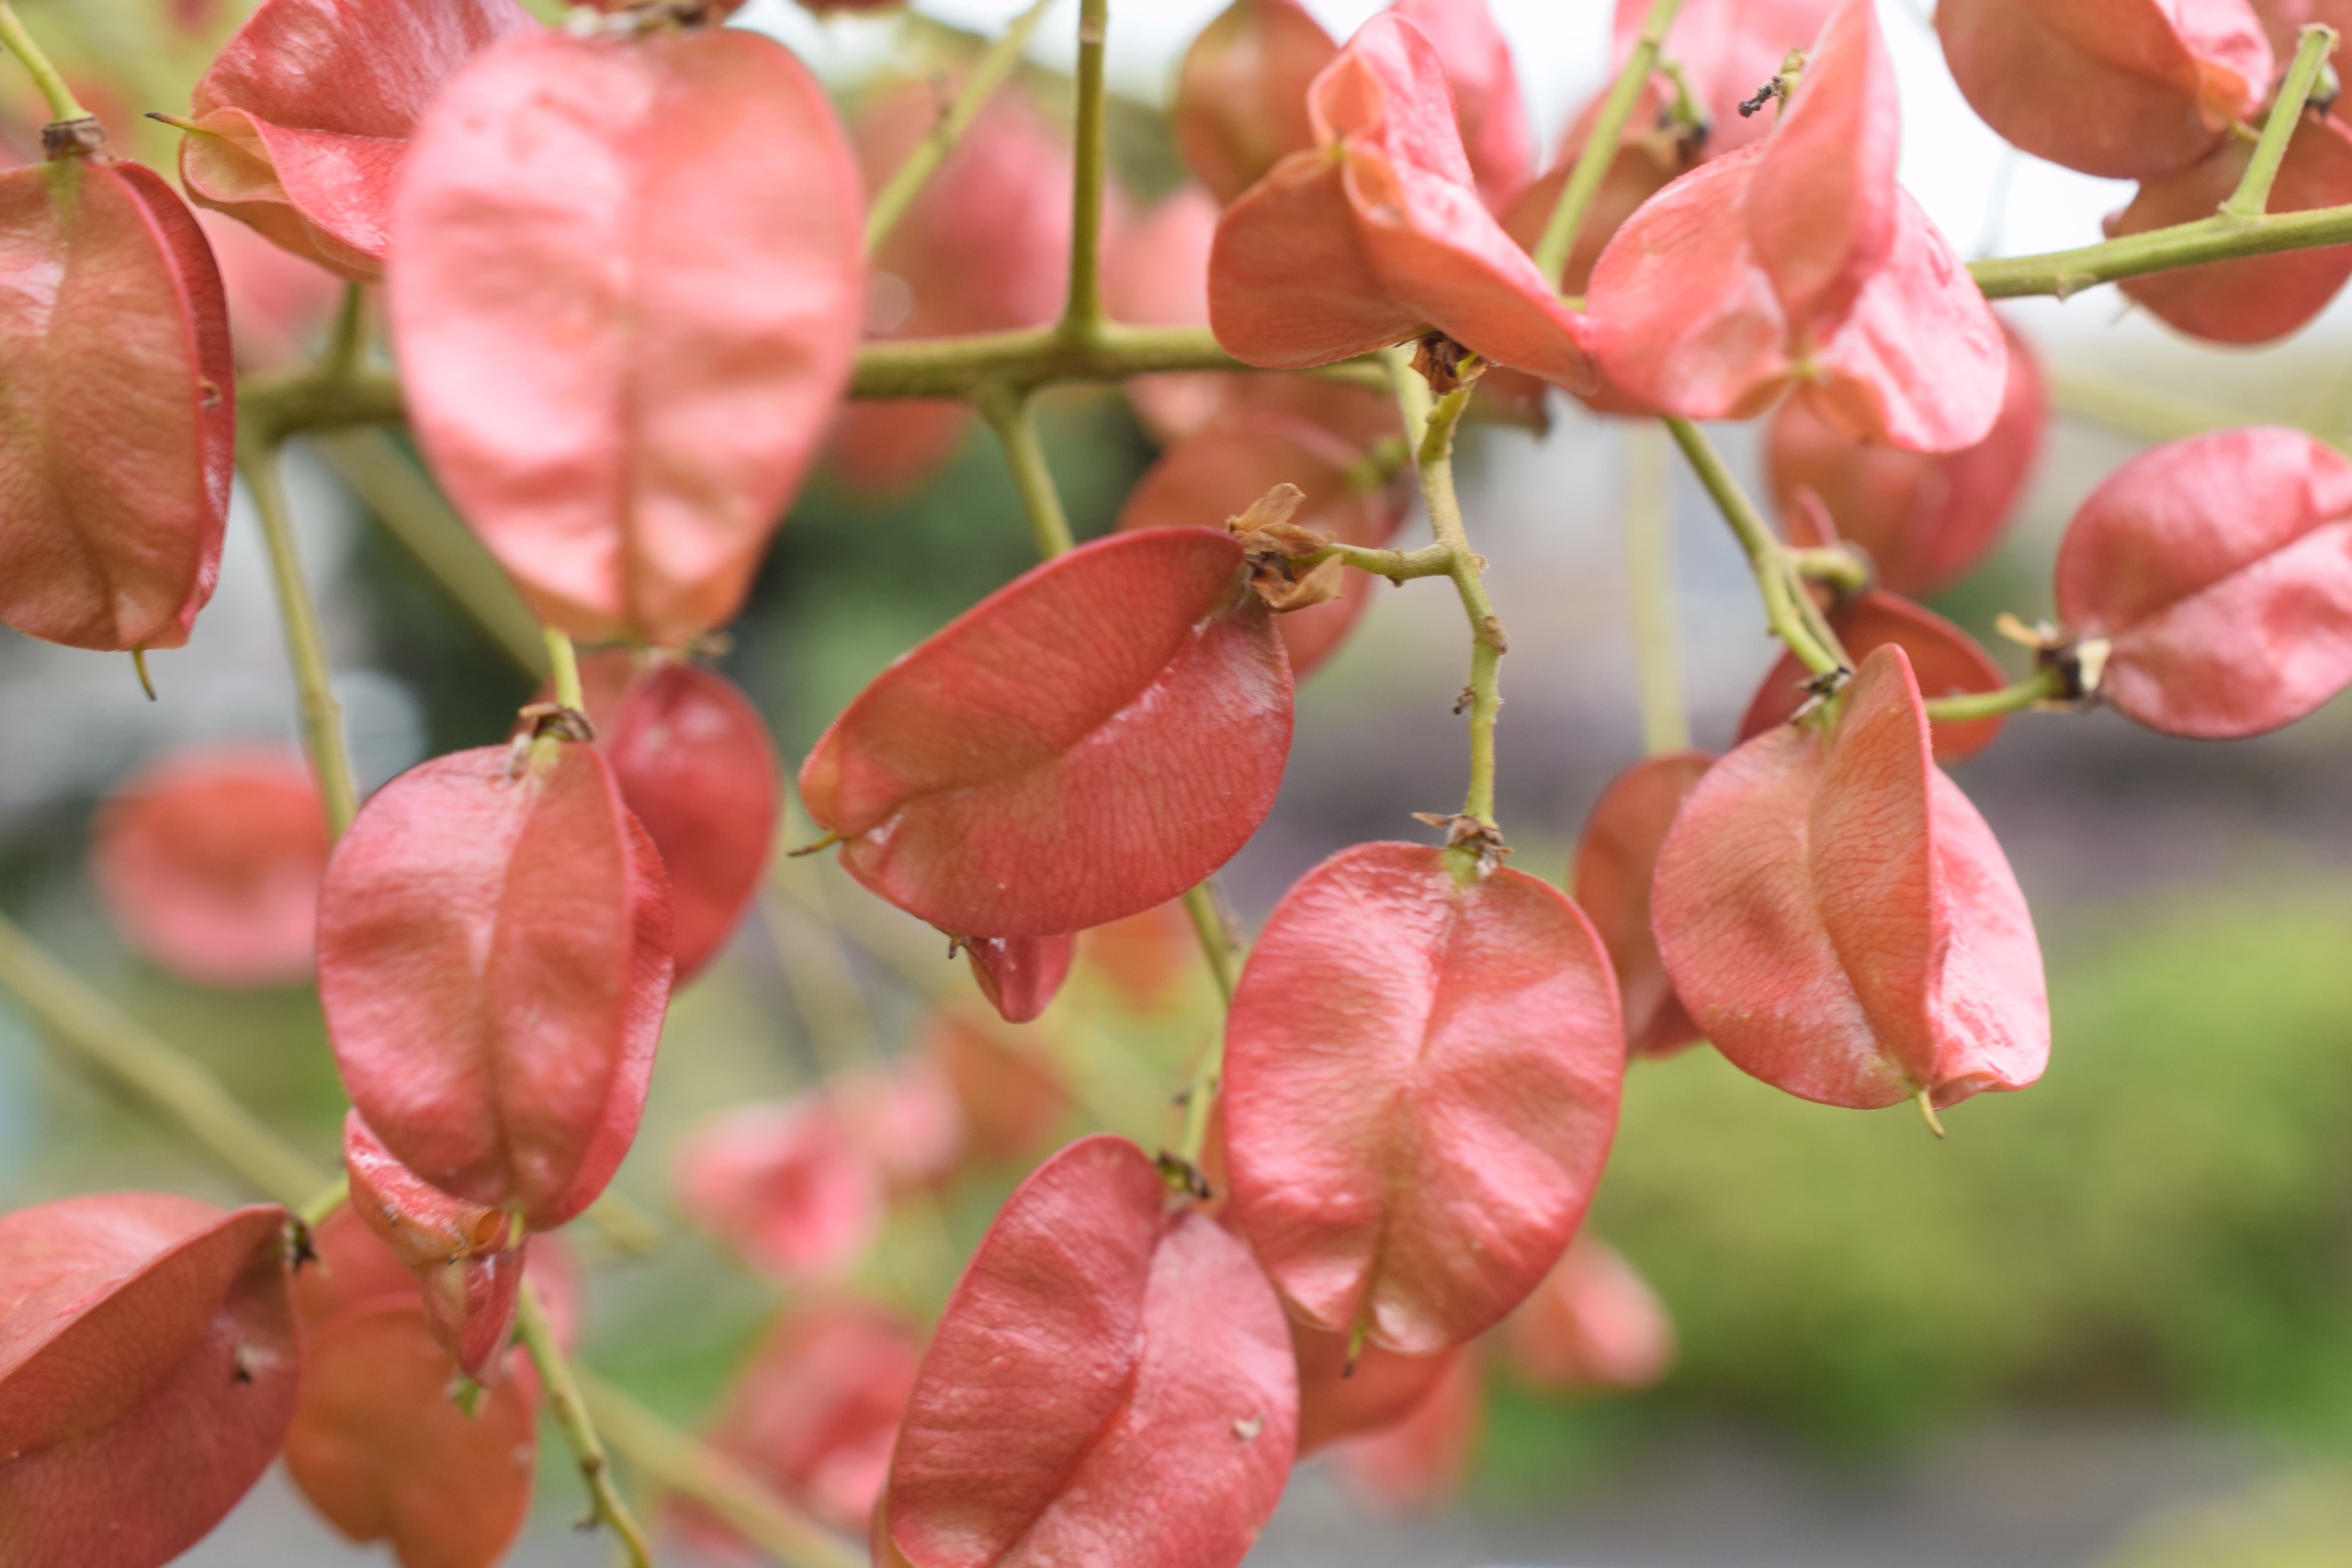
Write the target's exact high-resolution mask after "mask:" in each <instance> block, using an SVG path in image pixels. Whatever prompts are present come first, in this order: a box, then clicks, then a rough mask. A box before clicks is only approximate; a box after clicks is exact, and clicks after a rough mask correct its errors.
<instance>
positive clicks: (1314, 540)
mask: <svg viewBox="0 0 2352 1568" xmlns="http://www.w3.org/2000/svg"><path fill="white" fill-rule="evenodd" d="M1305 501H1306V493H1305V492H1304V491H1301V490H1300V489H1299V488H1298V487H1297V486H1296V485H1294V484H1278V485H1276V486H1275V487H1274V488H1273V489H1272V490H1270V491H1267V492H1266V493H1265V494H1263V495H1261V496H1260V497H1259V498H1258V499H1257V500H1255V501H1253V502H1250V507H1249V510H1248V511H1246V512H1244V513H1242V514H1241V515H1240V516H1238V517H1229V518H1227V519H1226V524H1225V525H1226V528H1227V531H1228V532H1229V533H1231V534H1232V536H1233V537H1234V539H1235V540H1236V542H1238V544H1239V545H1240V546H1241V548H1242V550H1243V552H1244V553H1245V554H1246V555H1247V556H1248V558H1249V561H1250V589H1251V591H1252V592H1255V593H1256V594H1257V595H1258V597H1259V598H1261V599H1263V600H1264V601H1265V602H1266V605H1267V607H1268V608H1269V609H1271V610H1272V611H1273V612H1274V613H1275V614H1276V615H1283V614H1286V613H1288V612H1290V611H1292V610H1304V609H1306V607H1307V606H1308V605H1310V604H1323V603H1325V602H1326V601H1328V600H1331V599H1336V598H1338V597H1339V595H1340V588H1341V587H1343V586H1344V583H1343V581H1342V579H1343V578H1344V576H1345V575H1346V572H1347V564H1346V563H1345V562H1344V561H1342V560H1340V558H1339V557H1337V556H1323V552H1324V551H1326V550H1328V549H1329V548H1330V547H1331V536H1329V534H1318V533H1317V532H1316V531H1315V530H1314V529H1312V528H1308V527H1304V526H1302V525H1299V524H1296V523H1294V522H1292V521H1291V518H1292V516H1293V515H1294V514H1295V513H1297V511H1298V509H1299V506H1300V504H1301V503H1302V502H1305ZM1317 556H1323V558H1322V559H1320V560H1317V559H1315V558H1316V557H1317Z"/></svg>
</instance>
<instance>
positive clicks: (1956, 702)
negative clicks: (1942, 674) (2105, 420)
mask: <svg viewBox="0 0 2352 1568" xmlns="http://www.w3.org/2000/svg"><path fill="white" fill-rule="evenodd" d="M2065 694H2066V683H2065V681H2064V677H2062V676H2061V675H2060V674H2059V673H2058V671H2055V670H2037V671H2034V672H2033V673H2032V674H2030V675H2029V676H2027V677H2026V678H2025V679H2024V680H2022V681H2019V682H2017V683H2016V684H2014V685H2008V686H2003V687H2002V688H2001V689H2000V690H1999V691H1997V692H1969V693H1965V694H1962V695H1960V696H1955V697H1929V698H1928V701H1927V704H1926V706H1927V709H1928V717H1929V718H1931V719H1934V720H1936V721H1937V722H1938V723H1939V724H1947V723H1952V722H1956V721H1960V720H1965V719H1972V718H1993V717H1996V716H1999V715H2001V714H2005V713H2016V712H2018V710H2020V709H2022V708H2030V707H2032V706H2034V705H2037V704H2040V703H2048V702H2056V701H2057V700H2058V699H2060V698H2061V697H2064V695H2065Z"/></svg>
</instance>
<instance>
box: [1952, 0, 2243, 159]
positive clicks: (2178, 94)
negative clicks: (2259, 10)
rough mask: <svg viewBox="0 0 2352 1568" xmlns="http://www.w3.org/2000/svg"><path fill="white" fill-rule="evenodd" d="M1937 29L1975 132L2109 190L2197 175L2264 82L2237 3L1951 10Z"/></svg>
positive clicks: (2105, 0)
mask: <svg viewBox="0 0 2352 1568" xmlns="http://www.w3.org/2000/svg"><path fill="white" fill-rule="evenodd" d="M1936 31H1937V33H1938V35H1939V37H1941V39H1943V46H1944V60H1945V62H1946V63H1948V64H1949V65H1950V66H1951V73H1952V80H1953V81H1955V82H1957V83H1958V84H1959V85H1960V90H1961V93H1962V96H1965V97H1966V98H1967V99H1968V103H1969V107H1972V108H1973V109H1974V110H1975V111H1976V112H1977V113H1978V114H1980V115H1982V116H1984V117H1985V124H1987V125H1989V126H1991V127H1992V128H1993V129H1994V130H1996V131H1998V132H1999V133H2000V134H2001V136H2002V137H2003V138H2005V139H2006V140H2007V141H2010V142H2012V143H2014V144H2015V145H2016V146H2018V148H2019V149H2021V150H2022V151H2024V152H2030V153H2032V154H2033V155H2034V156H2036V157H2038V158H2047V159H2049V160H2050V161H2051V162H2052V163H2053V164H2064V165H2065V166H2066V167H2068V168H2070V169H2079V170H2081V171H2082V172H2083V173H2084V174H2086V175H2106V176H2108V177H2109V178H2110V179H2124V180H2144V179H2158V178H2161V177H2163V176H2164V175H2168V174H2171V173H2173V172H2174V171H2176V170H2178V169H2185V168H2187V167H2188V165H2189V164H2194V163H2195V162H2197V160H2198V159H2199V158H2201V157H2203V156H2204V155H2205V153H2206V152H2208V151H2210V150H2211V148H2212V147H2213V145H2214V144H2215V143H2216V142H2218V141H2221V140H2222V138H2223V137H2224V136H2226V135H2227V134H2228V133H2229V128H2230V125H2231V122H2232V121H2233V120H2237V119H2242V118H2249V117H2251V116H2252V115H2253V114H2254V112H2255V110H2256V108H2257V107H2259V106H2260V105H2261V102H2262V98H2263V96H2264V94H2266V93H2267V91H2268V90H2269V87H2270V83H2271V74H2272V71H2273V61H2272V57H2271V53H2270V46H2269V44H2268V43H2267V41H2266V40H2265V39H2264V38H2263V33H2262V25H2261V23H2260V21H2259V20H2258V19H2257V18H2256V16H2255V14H2254V10H2253V8H2252V7H2251V6H2248V5H2247V4H2246V0H2075V3H2074V4H2071V5H2065V6H2046V5H2042V4H2040V3H2039V0H1954V3H1953V4H1951V5H1949V6H1943V5H1939V6H1937V7H1936Z"/></svg>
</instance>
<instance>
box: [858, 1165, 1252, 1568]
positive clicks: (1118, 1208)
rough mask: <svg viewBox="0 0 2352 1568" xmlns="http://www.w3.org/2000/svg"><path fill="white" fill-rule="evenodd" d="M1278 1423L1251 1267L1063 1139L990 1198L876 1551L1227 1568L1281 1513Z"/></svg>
mask: <svg viewBox="0 0 2352 1568" xmlns="http://www.w3.org/2000/svg"><path fill="white" fill-rule="evenodd" d="M1297 1405H1298V1385H1297V1381H1296V1377H1295V1373H1294V1371H1293V1370H1292V1363H1291V1349H1290V1336H1289V1335H1288V1333H1287V1332H1285V1330H1284V1328H1283V1314H1282V1307H1281V1305H1280V1304H1279V1303H1277V1302H1276V1301H1275V1299H1274V1293H1273V1292H1272V1291H1271V1290H1269V1289H1268V1288H1267V1285H1266V1281H1265V1277H1264V1276H1263V1275H1261V1273H1259V1271H1258V1267H1257V1265H1256V1264H1255V1263H1253V1262H1252V1261H1251V1260H1250V1253H1249V1249H1248V1248H1246V1247H1243V1246H1242V1244H1241V1243H1240V1242H1239V1241H1238V1240H1237V1239H1236V1238H1235V1237H1233V1236H1231V1235H1227V1233H1226V1232H1225V1231H1224V1230H1222V1229H1220V1228H1219V1227H1218V1226H1217V1224H1216V1223H1215V1222H1214V1221H1212V1220H1210V1219H1208V1218H1206V1217H1205V1216H1204V1215H1202V1214H1200V1213H1196V1212H1194V1211H1193V1210H1191V1209H1190V1208H1185V1207H1178V1208H1174V1209H1171V1208H1170V1200H1169V1193H1168V1188H1167V1186H1166V1184H1165V1183H1164V1182H1163V1181H1162V1180H1161V1179H1160V1175H1159V1170H1158V1168H1156V1167H1154V1165H1153V1164H1152V1162H1151V1160H1150V1159H1148V1157H1146V1156H1145V1155H1144V1153H1143V1152H1142V1151H1141V1150H1140V1149H1138V1148H1136V1146H1135V1145H1133V1144H1130V1143H1128V1142H1126V1141H1125V1139H1123V1138H1115V1137H1111V1136H1109V1135H1107V1134H1105V1135H1097V1136H1094V1137H1091V1138H1084V1139H1081V1140H1080V1141H1079V1142H1078V1143H1075V1144H1072V1145H1069V1147H1068V1148H1066V1149H1064V1150H1062V1152H1061V1153H1059V1154H1057V1155H1056V1156H1054V1157H1053V1158H1052V1159H1050V1160H1048V1161H1046V1163H1045V1164H1044V1165H1043V1166H1040V1167H1039V1168H1037V1169H1036V1171H1035V1173H1033V1174H1032V1175H1031V1176H1030V1178H1029V1179H1027V1180H1026V1181H1024V1182H1023V1183H1022V1184H1021V1186H1020V1187H1019V1188H1018V1189H1016V1190H1014V1192H1013V1194H1012V1197H1011V1198H1009V1199H1007V1200H1006V1201H1005V1205H1004V1208H1003V1209H1002V1210H1001V1212H1000V1213H998V1214H997V1217H996V1221H995V1223H994V1224H991V1225H990V1226H989V1233H988V1235H986V1236H984V1237H983V1238H982V1239H981V1241H980V1245H979V1248H978V1251H976V1252H975V1253H974V1254H973V1255H972V1261H971V1263H970V1265H969V1266H968V1267H967V1269H965V1271H964V1278H963V1279H962V1280H961V1281H959V1282H958V1283H957V1285H956V1293H955V1294H954V1295H953V1296H952V1297H950V1298H949V1299H948V1303H947V1310H946V1312H945V1314H944V1315H943V1316H942V1317H941V1318H940V1321H939V1326H938V1328H937V1330H936V1331H935V1332H934V1333H933V1337H932V1341H931V1348H930V1349H929V1350H928V1351H927V1352H925V1354H924V1356H923V1359H922V1371H920V1372H919V1373H918V1374H917V1376H916V1379H915V1386H914V1393H913V1395H912V1396H911V1398H910V1400H909V1401H908V1404H907V1413H906V1420H905V1424H904V1426H903V1427H901V1429H900V1430H899V1445H898V1451H897V1454H896V1456H895V1457H894V1458H893V1460H892V1461H891V1465H890V1479H889V1487H888V1521H887V1523H886V1524H884V1525H883V1526H882V1527H881V1530H882V1533H883V1534H884V1536H885V1540H884V1544H885V1545H886V1546H888V1548H890V1549H891V1550H892V1551H895V1552H896V1553H897V1554H898V1555H899V1557H900V1558H902V1559H903V1560H904V1561H905V1562H908V1563H909V1564H910V1565H911V1568H989V1565H991V1564H996V1563H1001V1562H1007V1561H1015V1562H1118V1563H1123V1564H1126V1565H1128V1568H1232V1565H1233V1564H1235V1563H1237V1562H1240V1560H1241V1556H1242V1553H1244V1552H1245V1551H1248V1550H1249V1548H1250V1542H1251V1541H1252V1540H1254V1539H1255V1538H1256V1536H1257V1534H1258V1530H1259V1528H1260V1527H1261V1526H1262V1525H1263V1524H1264V1523H1265V1521H1266V1518H1267V1516H1269V1515H1270V1514H1272V1512H1273V1508H1274V1503H1275V1501H1276V1499H1278V1498H1279V1497H1280V1496H1281V1495H1282V1490H1283V1482H1284V1480H1285V1479H1286V1478H1287V1477H1288V1476H1289V1473H1290V1466H1291V1457H1292V1453H1293V1446H1294V1441H1295V1435H1296V1427H1297ZM876 1561H878V1562H882V1561H889V1559H888V1557H887V1556H877V1558H876Z"/></svg>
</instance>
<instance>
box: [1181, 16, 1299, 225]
mask: <svg viewBox="0 0 2352 1568" xmlns="http://www.w3.org/2000/svg"><path fill="white" fill-rule="evenodd" d="M1339 52H1340V46H1339V45H1338V44H1336V43H1333V42H1332V41H1331V35H1330V34H1329V33H1327V32H1325V31H1324V30H1323V24H1322V23H1320V22H1318V21H1317V20H1316V19H1315V18H1314V17H1312V16H1310V15H1308V14H1307V10H1306V7H1305V6H1301V5H1300V4H1298V0H1233V4H1232V5H1230V6H1227V7H1226V8H1225V9H1224V10H1223V11H1221V12H1219V13H1218V14H1217V16H1216V20H1214V21H1212V22H1210V23H1209V25H1208V26H1207V27H1205V28H1202V29H1201V32H1200V36H1199V37H1197V38H1195V39H1193V46H1192V48H1191V49H1189V50H1187V51H1185V53H1184V63H1183V65H1182V68H1181V69H1180V70H1179V72H1178V73H1177V76H1176V104H1175V109H1174V112H1173V118H1174V120H1175V125H1176V144H1177V146H1178V147H1180V148H1182V150H1183V153H1184V162H1185V164H1186V165H1187V166H1189V167H1190V168H1191V169H1192V171H1193V177H1194V178H1195V179H1197V180H1199V181H1200V182H1201V183H1202V184H1203V185H1204V186H1208V188H1209V191H1210V193H1211V194H1212V195H1214V196H1215V197H1216V199H1217V201H1218V202H1219V203H1220V204H1225V203H1229V202H1231V201H1232V200H1233V199H1234V197H1238V196H1239V195H1240V194H1241V193H1242V192H1243V191H1245V190H1248V189H1249V188H1250V186H1253V185H1256V184H1257V183H1258V182H1259V181H1260V180H1261V179H1263V178H1264V177H1265V175H1266V172H1267V171H1268V170H1269V169H1272V167H1273V166H1274V165H1275V164H1278V163H1280V162H1282V160H1283V158H1285V157H1287V156H1289V155H1290V154H1291V153H1293V152H1304V151H1306V149H1308V148H1310V147H1312V146H1314V145H1315V125H1314V122H1313V120H1312V119H1310V118H1308V116H1307V110H1306V89H1307V85H1308V84H1310V83H1312V82H1313V81H1314V80H1315V78H1316V75H1317V73H1319V72H1321V71H1322V69H1323V68H1324V67H1325V66H1326V65H1329V63H1330V62H1331V57H1332V56H1333V55H1335V54H1337V53H1339Z"/></svg>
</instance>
